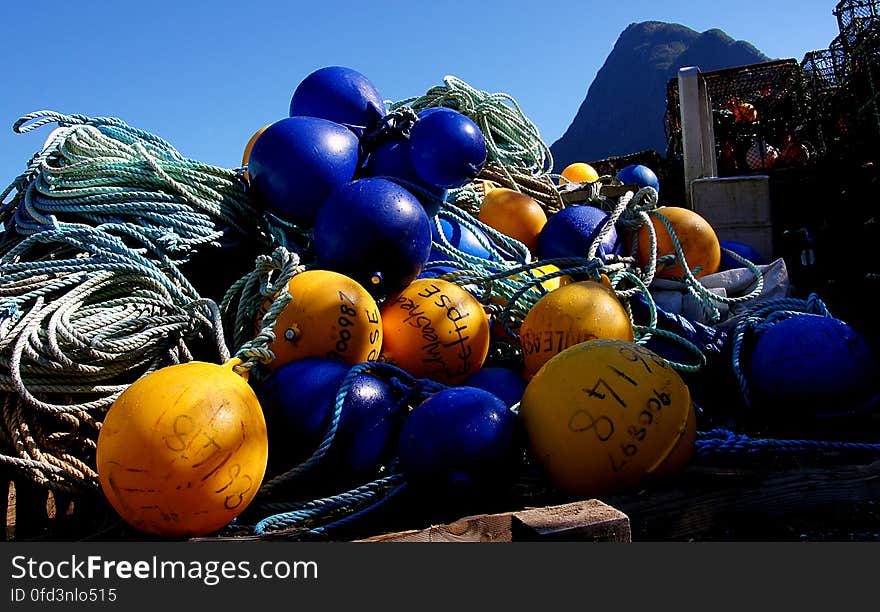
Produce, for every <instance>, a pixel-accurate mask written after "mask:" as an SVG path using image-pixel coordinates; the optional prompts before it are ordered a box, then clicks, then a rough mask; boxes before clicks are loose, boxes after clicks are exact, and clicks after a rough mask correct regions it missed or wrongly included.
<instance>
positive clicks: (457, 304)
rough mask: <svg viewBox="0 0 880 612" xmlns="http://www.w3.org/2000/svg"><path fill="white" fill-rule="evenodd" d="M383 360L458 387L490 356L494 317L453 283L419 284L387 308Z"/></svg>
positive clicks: (433, 281) (429, 280) (432, 280)
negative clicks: (490, 335) (491, 320)
mask: <svg viewBox="0 0 880 612" xmlns="http://www.w3.org/2000/svg"><path fill="white" fill-rule="evenodd" d="M382 327H383V329H384V342H383V344H382V359H383V360H385V361H388V362H390V363H392V364H394V365H396V366H398V367H400V368H402V369H404V370H406V371H407V372H409V373H410V374H412V375H413V376H416V377H419V378H431V379H433V380H436V381H439V382H442V383H445V384H456V383H459V382H461V381H463V380H464V379H465V378H467V377H468V376H470V375H471V374H473V373H474V372H476V371H477V370H479V369H480V368H481V367H482V366H483V362H484V361H485V360H486V355H488V353H489V319H488V317H487V316H486V312H485V311H484V310H483V307H482V305H481V304H480V303H479V302H478V301H477V300H476V298H474V297H473V296H472V295H471V294H470V293H468V292H467V291H465V290H464V289H462V288H461V287H459V286H458V285H455V284H453V283H450V282H448V281H444V280H440V279H436V278H426V279H419V280H416V281H413V282H412V283H411V284H410V285H409V286H408V287H407V288H406V289H404V290H403V291H402V292H401V293H399V294H398V295H396V296H394V297H391V298H389V299H388V301H386V302H385V304H384V305H383V306H382Z"/></svg>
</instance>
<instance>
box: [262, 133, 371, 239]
mask: <svg viewBox="0 0 880 612" xmlns="http://www.w3.org/2000/svg"><path fill="white" fill-rule="evenodd" d="M358 147H359V145H358V139H357V137H356V136H355V135H354V134H353V133H352V132H351V131H350V130H347V129H346V128H344V127H343V126H341V125H339V124H338V123H333V122H331V121H327V120H326V119H317V118H315V117H288V118H287V119H281V120H280V121H277V122H275V123H273V124H272V125H270V126H269V127H268V128H266V130H265V131H264V132H263V133H262V134H260V137H259V138H257V141H256V142H255V143H254V146H253V149H251V155H250V158H249V159H248V164H247V166H248V175H249V176H250V185H251V189H252V191H253V194H254V197H255V199H256V201H257V202H258V203H260V204H261V205H262V206H263V208H264V209H265V210H266V211H268V212H270V213H272V214H273V215H276V216H277V217H279V218H281V219H283V220H285V221H289V222H291V223H295V224H297V225H300V226H302V227H311V226H312V224H313V223H314V221H315V215H317V212H318V207H320V206H321V204H322V203H323V202H324V200H325V199H326V198H327V196H329V195H330V194H331V193H332V192H333V191H334V190H336V189H337V188H339V187H341V186H342V185H345V184H346V183H348V182H349V181H351V179H352V178H353V177H354V173H355V171H357V168H358V155H359V150H358Z"/></svg>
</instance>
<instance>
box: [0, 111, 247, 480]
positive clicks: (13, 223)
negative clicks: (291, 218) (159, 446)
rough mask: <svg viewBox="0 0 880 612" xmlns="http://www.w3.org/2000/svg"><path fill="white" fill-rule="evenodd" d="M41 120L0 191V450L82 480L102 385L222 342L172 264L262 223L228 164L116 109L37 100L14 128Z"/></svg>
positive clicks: (90, 476)
mask: <svg viewBox="0 0 880 612" xmlns="http://www.w3.org/2000/svg"><path fill="white" fill-rule="evenodd" d="M53 123H54V124H57V125H58V126H59V127H58V129H56V130H55V131H54V132H53V133H52V135H50V137H49V138H48V139H47V142H46V144H45V146H44V147H43V148H42V150H41V151H40V152H39V153H37V154H36V155H35V156H34V157H33V158H32V159H31V161H30V163H29V164H28V167H27V169H26V170H25V172H23V173H22V174H21V175H20V176H18V177H17V178H16V179H15V180H14V181H13V182H12V183H11V184H10V185H9V186H8V187H7V188H6V189H5V190H4V191H3V193H2V196H0V200H2V201H3V205H2V209H0V220H2V222H3V223H4V229H5V231H4V232H3V233H2V236H0V331H2V336H0V395H2V398H3V403H2V407H3V412H2V422H0V431H2V437H0V439H2V441H3V446H2V452H0V462H2V463H4V464H6V465H9V466H11V467H13V468H15V469H16V470H19V471H24V472H25V473H26V474H27V475H28V476H29V477H30V478H31V479H32V480H34V481H36V482H37V483H39V484H43V485H46V486H49V487H52V488H55V489H60V490H70V491H77V490H83V489H86V490H95V489H97V487H98V479H97V474H96V473H95V471H94V468H93V467H92V466H93V461H94V450H95V440H96V437H97V433H98V430H99V428H100V423H101V420H102V418H103V415H104V414H105V413H106V410H107V409H108V408H109V407H110V405H111V404H112V403H113V401H114V400H115V399H116V397H118V396H119V395H120V394H121V393H122V391H124V390H125V389H126V388H127V387H128V385H130V384H131V383H132V382H134V381H135V380H137V378H139V377H140V376H142V375H144V374H147V373H149V372H152V371H154V370H156V369H159V368H161V367H164V366H166V365H172V364H175V363H180V362H183V361H190V360H192V359H193V358H194V355H195V353H196V352H197V351H198V350H204V348H203V345H205V344H207V345H209V346H213V353H214V354H215V355H217V356H219V358H220V360H222V361H225V360H226V359H227V358H228V356H229V351H228V348H227V346H226V342H225V339H224V333H223V329H222V325H221V317H220V309H219V308H218V307H217V305H216V304H215V303H214V302H213V301H212V300H209V299H205V298H203V297H202V296H201V295H200V294H199V292H198V290H197V289H196V288H195V287H194V286H193V285H192V283H190V282H189V281H188V280H187V278H186V277H185V276H184V274H183V273H182V272H181V269H180V265H181V264H184V263H186V262H187V261H188V260H189V259H190V257H191V256H193V255H195V254H197V253H199V252H201V251H203V250H206V249H217V248H222V247H228V246H231V245H234V244H236V243H238V242H240V241H242V240H244V239H246V238H247V237H248V236H256V237H260V236H263V235H264V229H263V228H262V227H260V226H259V225H258V223H259V219H260V216H259V215H258V214H257V212H256V210H255V209H254V208H253V206H252V205H251V203H250V200H249V197H248V195H247V193H246V190H245V185H244V183H243V182H242V181H241V179H240V178H239V177H238V175H237V174H236V172H235V171H233V170H227V169H223V168H217V167H213V166H209V165H206V164H203V163H201V162H197V161H193V160H188V159H187V158H185V157H184V156H182V155H181V154H180V153H179V152H178V151H177V150H176V149H174V148H173V147H172V146H171V145H170V144H169V143H167V142H166V141H164V140H162V139H161V138H159V137H157V136H154V135H152V134H149V133H148V132H144V131H143V130H139V129H137V128H133V127H130V126H128V125H126V124H125V123H124V122H122V121H120V120H119V119H115V118H104V117H98V118H89V117H87V116H84V115H63V114H60V113H56V112H54V111H38V112H34V113H30V114H29V115H26V116H24V117H22V118H21V119H19V120H18V121H17V122H16V123H15V125H14V127H13V129H14V131H16V132H17V133H25V132H28V131H31V130H34V129H37V128H39V127H42V126H45V125H49V124H53ZM10 195H12V198H11V199H9V201H6V200H7V198H8V197H9V196H10ZM196 345H198V346H199V348H198V349H196V348H194V347H195V346H196Z"/></svg>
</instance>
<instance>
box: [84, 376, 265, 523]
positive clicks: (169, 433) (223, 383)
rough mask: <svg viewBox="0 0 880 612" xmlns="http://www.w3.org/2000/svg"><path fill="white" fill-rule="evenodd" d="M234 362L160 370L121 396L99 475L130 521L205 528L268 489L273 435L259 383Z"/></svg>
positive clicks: (106, 433) (107, 430)
mask: <svg viewBox="0 0 880 612" xmlns="http://www.w3.org/2000/svg"><path fill="white" fill-rule="evenodd" d="M236 362H237V361H236V360H233V361H230V362H228V363H227V364H225V365H222V366H221V365H217V364H212V363H204V362H199V361H193V362H190V363H184V364H179V365H173V366H169V367H166V368H162V369H161V370H157V371H155V372H152V373H150V374H148V375H146V376H144V377H143V378H141V379H139V380H138V381H136V382H135V383H134V384H132V385H131V386H130V387H128V389H126V390H125V391H124V392H123V393H122V395H120V396H119V397H118V398H117V399H116V401H115V402H114V403H113V405H112V406H111V407H110V410H109V411H108V412H107V415H106V417H105V419H104V422H103V424H102V426H101V432H100V433H99V434H98V448H97V453H96V462H97V467H98V478H99V480H100V483H101V488H102V489H103V491H104V495H105V496H106V497H107V500H108V501H109V502H110V504H111V505H112V506H113V508H114V509H115V510H116V512H118V513H119V515H120V516H121V517H122V518H123V519H125V521H126V522H127V523H129V524H130V525H132V526H133V527H136V528H137V529H139V530H141V531H144V532H146V533H152V534H158V535H162V536H169V537H177V536H197V535H205V534H208V533H211V532H213V531H216V530H217V529H219V528H221V527H223V526H224V525H226V524H227V523H229V521H231V520H232V519H233V518H235V517H236V516H238V515H239V514H240V513H241V512H242V511H243V510H244V509H245V508H246V507H247V506H248V504H249V503H250V502H251V500H252V499H253V498H254V496H255V495H256V494H257V490H258V489H259V488H260V484H261V483H262V481H263V476H264V475H265V471H266V461H267V459H268V453H269V448H268V441H267V437H266V422H265V420H264V418H263V411H262V409H261V408H260V403H259V401H258V400H257V397H256V395H255V394H254V392H253V390H252V389H251V387H250V386H249V385H248V383H247V382H245V380H244V379H243V378H242V377H241V376H239V375H238V374H236V373H235V372H233V370H232V366H233V365H234V364H235V363H236Z"/></svg>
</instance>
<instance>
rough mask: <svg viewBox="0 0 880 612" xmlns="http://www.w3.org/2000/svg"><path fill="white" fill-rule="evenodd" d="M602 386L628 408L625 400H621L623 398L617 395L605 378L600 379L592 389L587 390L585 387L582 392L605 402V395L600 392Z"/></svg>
mask: <svg viewBox="0 0 880 612" xmlns="http://www.w3.org/2000/svg"><path fill="white" fill-rule="evenodd" d="M600 386H602V387H605V388H606V389H607V390H608V393H610V394H611V395H612V396H613V397H614V399H615V400H617V403H618V404H620V405H621V406H623V407H624V408H626V402H624V401H623V399H621V397H620V396H619V395H618V394H617V393H615V391H614V389H612V388H611V385H609V384H608V383H607V382H606V381H605V379H604V378H600V379H599V380H597V381H596V384H595V385H593V388H592V389H587V388H586V387H584V388H583V389H582V391H583V392H584V393H586V394H587V395H589V396H590V397H598V398H599V399H602V400H603V399H605V394H604V393H600V392H599V390H598V389H599V387H600Z"/></svg>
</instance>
